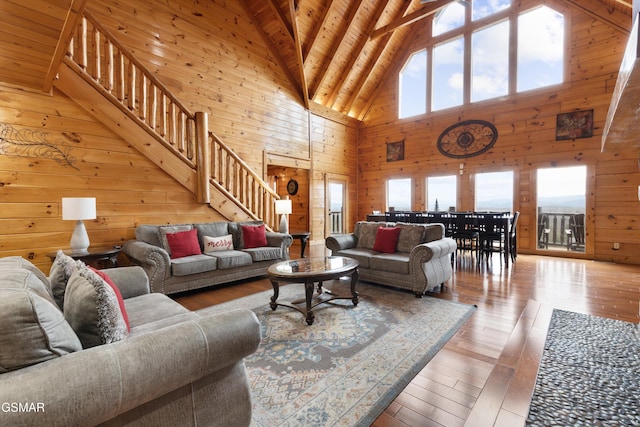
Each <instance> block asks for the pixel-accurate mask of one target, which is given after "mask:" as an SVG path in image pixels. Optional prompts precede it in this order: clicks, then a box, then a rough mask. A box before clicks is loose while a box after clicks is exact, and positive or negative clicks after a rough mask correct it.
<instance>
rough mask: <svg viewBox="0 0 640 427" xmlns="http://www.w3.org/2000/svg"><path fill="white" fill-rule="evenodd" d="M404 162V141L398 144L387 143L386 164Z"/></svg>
mask: <svg viewBox="0 0 640 427" xmlns="http://www.w3.org/2000/svg"><path fill="white" fill-rule="evenodd" d="M397 160H404V139H403V140H402V141H398V142H387V162H395V161H397Z"/></svg>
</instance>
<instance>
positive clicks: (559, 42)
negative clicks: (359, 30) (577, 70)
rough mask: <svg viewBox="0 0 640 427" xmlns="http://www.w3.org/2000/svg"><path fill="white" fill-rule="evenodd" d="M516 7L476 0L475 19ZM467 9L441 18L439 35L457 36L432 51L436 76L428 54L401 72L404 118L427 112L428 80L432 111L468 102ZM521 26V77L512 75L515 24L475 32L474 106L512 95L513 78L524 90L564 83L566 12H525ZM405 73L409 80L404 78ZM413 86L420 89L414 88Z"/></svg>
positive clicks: (454, 6) (457, 5)
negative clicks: (511, 40) (429, 67)
mask: <svg viewBox="0 0 640 427" xmlns="http://www.w3.org/2000/svg"><path fill="white" fill-rule="evenodd" d="M510 6H511V1H510V0H472V6H471V7H472V11H471V16H472V19H474V20H477V19H480V18H484V17H487V16H490V15H493V14H495V13H496V12H499V11H501V10H504V9H507V8H509V7H510ZM466 9H467V7H465V6H463V5H462V3H461V2H453V3H451V4H449V5H448V6H447V7H445V8H444V9H443V10H442V11H441V12H439V13H438V14H437V15H436V16H435V18H434V20H433V35H434V36H437V35H440V34H444V33H447V32H449V31H454V32H453V33H452V36H451V37H452V38H450V39H448V40H445V41H443V42H442V43H440V44H439V45H437V46H432V47H430V48H429V50H431V51H432V52H433V58H432V62H433V65H432V67H433V69H432V75H431V76H429V74H428V70H427V61H426V57H427V54H428V52H427V51H421V52H420V55H421V56H418V57H411V58H410V60H409V61H408V62H407V64H406V65H405V68H404V69H403V71H402V72H401V73H400V76H401V77H400V79H401V93H400V116H399V117H400V118H404V117H410V116H414V115H418V114H424V113H426V102H425V98H424V96H427V95H426V86H425V85H424V84H423V80H426V79H428V78H430V79H431V81H432V90H431V92H432V94H431V95H430V96H429V97H430V100H427V101H428V102H429V103H430V105H431V110H432V111H438V110H442V109H445V108H451V107H455V106H459V105H462V104H463V102H464V101H463V89H464V88H463V85H464V74H463V73H464V62H463V61H464V57H465V55H464V39H463V37H462V36H461V35H460V33H459V31H460V28H461V27H462V26H463V25H464V23H465V14H466ZM514 25H515V23H514ZM517 25H518V35H517V51H518V55H517V76H509V74H508V72H509V66H508V64H509V57H508V54H509V26H510V21H509V20H503V21H500V22H496V23H495V24H494V25H490V26H488V27H485V28H481V29H477V30H476V31H475V32H474V33H473V34H472V36H471V37H472V47H471V58H472V59H471V61H472V64H471V74H472V75H471V86H472V87H471V91H470V93H471V101H472V102H476V101H482V100H487V99H493V98H496V97H500V96H505V95H508V94H509V93H508V90H509V79H510V78H511V79H516V88H517V91H518V92H521V91H527V90H531V89H536V88H540V87H546V86H550V85H554V84H559V83H562V81H563V77H564V64H563V62H564V60H563V58H564V53H565V47H564V17H563V16H562V14H560V13H558V12H556V11H554V10H553V9H551V8H549V7H547V6H541V7H537V8H534V9H530V10H525V11H522V12H521V13H520V14H519V16H518V18H517ZM456 32H458V34H457V35H456ZM422 55H424V57H423V56H422ZM422 58H424V60H423V59H422ZM405 69H406V70H407V72H408V74H407V76H406V77H404V76H403V73H404V70H405ZM403 80H404V81H403ZM411 84H415V85H416V86H414V87H413V88H411V87H409V86H410V85H411ZM423 94H424V96H423Z"/></svg>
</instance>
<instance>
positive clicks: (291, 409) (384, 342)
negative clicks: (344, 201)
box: [216, 283, 475, 427]
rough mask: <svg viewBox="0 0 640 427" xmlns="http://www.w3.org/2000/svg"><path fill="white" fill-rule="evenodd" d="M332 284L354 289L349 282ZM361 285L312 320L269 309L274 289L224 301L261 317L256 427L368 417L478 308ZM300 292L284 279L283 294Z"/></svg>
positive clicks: (254, 382) (255, 368)
mask: <svg viewBox="0 0 640 427" xmlns="http://www.w3.org/2000/svg"><path fill="white" fill-rule="evenodd" d="M333 291H334V292H336V293H340V294H347V295H348V294H349V293H348V286H346V285H345V284H344V283H340V284H336V285H335V286H334V288H333ZM358 292H359V295H360V302H359V304H358V305H357V307H354V306H353V304H352V303H351V300H335V301H333V302H331V303H326V304H323V305H320V306H317V307H316V308H315V309H314V314H315V322H314V323H313V325H311V326H309V325H307V324H306V323H305V321H304V316H303V315H302V314H301V313H299V312H298V311H295V310H293V309H290V308H287V307H278V308H277V309H276V310H275V311H273V310H271V309H270V308H269V298H270V297H271V295H272V293H273V292H272V291H265V292H261V293H259V294H255V295H251V296H248V297H244V298H241V299H239V300H234V301H231V302H228V303H225V304H222V305H220V306H216V308H217V309H220V310H226V309H233V308H240V307H245V308H250V309H252V310H253V311H254V312H255V313H256V315H257V316H258V318H259V319H260V324H261V327H262V337H263V338H262V342H261V344H260V348H259V350H258V351H257V352H256V353H255V354H253V355H252V356H250V357H248V358H246V359H245V361H246V366H247V371H248V375H249V380H250V382H251V393H252V398H253V402H254V406H253V422H252V425H253V426H256V427H273V426H296V427H298V426H305V427H312V426H323V427H324V426H368V425H370V424H371V423H372V422H373V421H374V420H375V419H376V418H377V417H378V415H380V414H381V413H382V411H384V409H385V408H386V407H387V406H388V405H389V403H391V402H392V401H393V399H394V398H395V397H396V396H397V395H398V394H399V393H400V392H401V391H402V390H403V389H404V388H405V387H406V385H407V384H409V382H410V381H411V380H412V379H413V377H415V376H416V375H417V374H418V373H419V372H420V370H421V369H422V368H423V367H424V366H425V365H426V364H427V363H428V362H429V360H431V358H433V356H434V355H435V354H436V353H437V352H438V350H440V349H441V348H442V347H443V346H444V345H445V344H446V342H447V341H448V340H449V339H450V338H451V337H452V336H453V335H454V334H455V333H456V331H457V330H458V329H459V328H460V327H461V326H462V325H463V324H464V322H465V321H466V320H467V319H468V318H469V316H471V314H472V313H473V312H474V310H475V307H474V306H470V305H464V304H459V303H454V302H450V301H445V300H439V299H435V298H428V297H425V298H416V297H415V296H414V294H413V293H411V292H404V291H399V290H393V289H390V288H384V287H381V286H376V285H370V284H366V283H360V284H359V285H358ZM301 297H304V287H303V285H299V284H293V285H286V286H282V287H281V288H280V297H279V298H278V301H292V300H295V299H298V298H301Z"/></svg>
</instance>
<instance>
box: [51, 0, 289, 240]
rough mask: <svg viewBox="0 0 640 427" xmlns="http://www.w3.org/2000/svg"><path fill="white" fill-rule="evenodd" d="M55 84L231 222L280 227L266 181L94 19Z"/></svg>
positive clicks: (74, 42) (83, 25)
mask: <svg viewBox="0 0 640 427" xmlns="http://www.w3.org/2000/svg"><path fill="white" fill-rule="evenodd" d="M54 85H55V86H56V87H57V88H58V89H60V90H61V91H62V92H64V93H65V94H66V95H67V96H69V97H70V98H71V99H73V100H74V101H75V102H77V103H78V104H79V105H81V106H82V107H83V108H85V109H86V110H87V111H88V112H89V113H91V114H92V115H93V116H94V117H95V118H96V119H98V120H100V121H101V122H102V123H104V124H105V125H106V126H108V127H109V128H110V129H111V130H112V131H114V132H115V133H116V134H118V135H119V136H120V137H122V138H123V139H124V140H125V141H127V142H128V143H129V144H131V145H132V146H133V147H134V148H136V149H137V150H138V151H140V153H142V154H143V155H145V156H147V157H148V158H149V159H150V160H151V161H153V162H154V163H155V164H156V165H157V166H158V167H160V168H161V169H163V170H164V171H165V172H166V173H168V174H169V175H171V176H172V177H173V178H174V179H176V180H177V181H178V182H179V183H180V184H182V185H183V186H184V187H185V188H187V189H188V190H189V191H191V192H192V193H193V194H194V195H195V198H196V200H197V201H198V202H200V203H207V204H209V206H211V208H213V209H215V210H216V211H217V212H218V213H219V214H220V215H222V216H223V217H224V218H226V219H227V220H229V221H245V220H262V221H264V223H265V224H266V225H267V227H269V228H270V229H272V230H273V229H276V228H277V223H278V222H277V216H276V214H275V200H277V199H279V198H280V197H279V196H278V194H277V193H275V192H274V191H273V190H272V189H271V188H270V187H269V186H268V185H267V183H265V182H264V181H263V180H262V178H261V177H260V176H259V175H258V174H256V173H255V172H254V171H253V170H252V169H251V168H250V167H249V166H248V165H247V164H246V163H245V162H244V161H243V160H242V159H241V158H240V157H238V155H237V154H236V153H234V152H233V150H231V149H230V148H229V147H228V146H227V145H226V144H224V142H223V141H222V140H220V139H219V138H218V137H217V136H216V135H215V134H214V133H213V132H211V131H209V128H208V119H207V114H206V113H203V112H197V113H192V112H191V111H189V110H188V109H187V108H186V107H185V106H184V104H182V103H181V102H180V101H179V100H178V99H177V98H176V97H175V96H174V95H173V94H172V93H171V92H170V91H169V89H168V88H166V87H165V86H164V85H163V84H162V83H161V82H160V81H159V80H158V79H157V78H156V77H155V75H154V74H153V73H151V72H150V71H149V70H147V69H146V68H145V67H144V65H142V64H141V63H140V62H139V61H138V60H137V59H136V58H135V57H134V56H133V55H132V54H131V53H129V52H128V50H127V49H126V48H125V47H124V46H123V45H122V44H121V43H119V42H118V41H117V40H116V39H115V38H114V37H113V35H112V34H110V33H109V31H108V30H106V29H105V28H103V27H102V26H101V25H100V23H99V22H97V21H96V19H95V18H94V17H93V16H92V15H91V14H90V13H89V12H88V11H86V10H85V11H84V12H83V16H82V19H81V20H80V23H79V25H78V27H77V29H76V30H75V31H74V34H73V37H72V39H71V42H70V43H69V47H68V50H67V55H66V56H65V58H64V60H63V62H62V64H61V65H60V68H59V71H58V79H57V80H56V81H55V82H54Z"/></svg>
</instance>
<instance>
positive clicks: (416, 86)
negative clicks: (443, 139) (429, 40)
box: [399, 50, 427, 119]
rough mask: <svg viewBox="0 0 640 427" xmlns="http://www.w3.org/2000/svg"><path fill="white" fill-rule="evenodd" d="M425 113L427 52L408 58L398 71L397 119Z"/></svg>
mask: <svg viewBox="0 0 640 427" xmlns="http://www.w3.org/2000/svg"><path fill="white" fill-rule="evenodd" d="M426 111H427V51H426V50H421V51H419V52H416V53H414V54H413V55H411V56H410V57H409V60H408V61H407V62H406V63H405V64H404V67H402V71H400V111H399V117H400V118H401V119H402V118H405V117H411V116H415V115H418V114H424V113H425V112H426Z"/></svg>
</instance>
